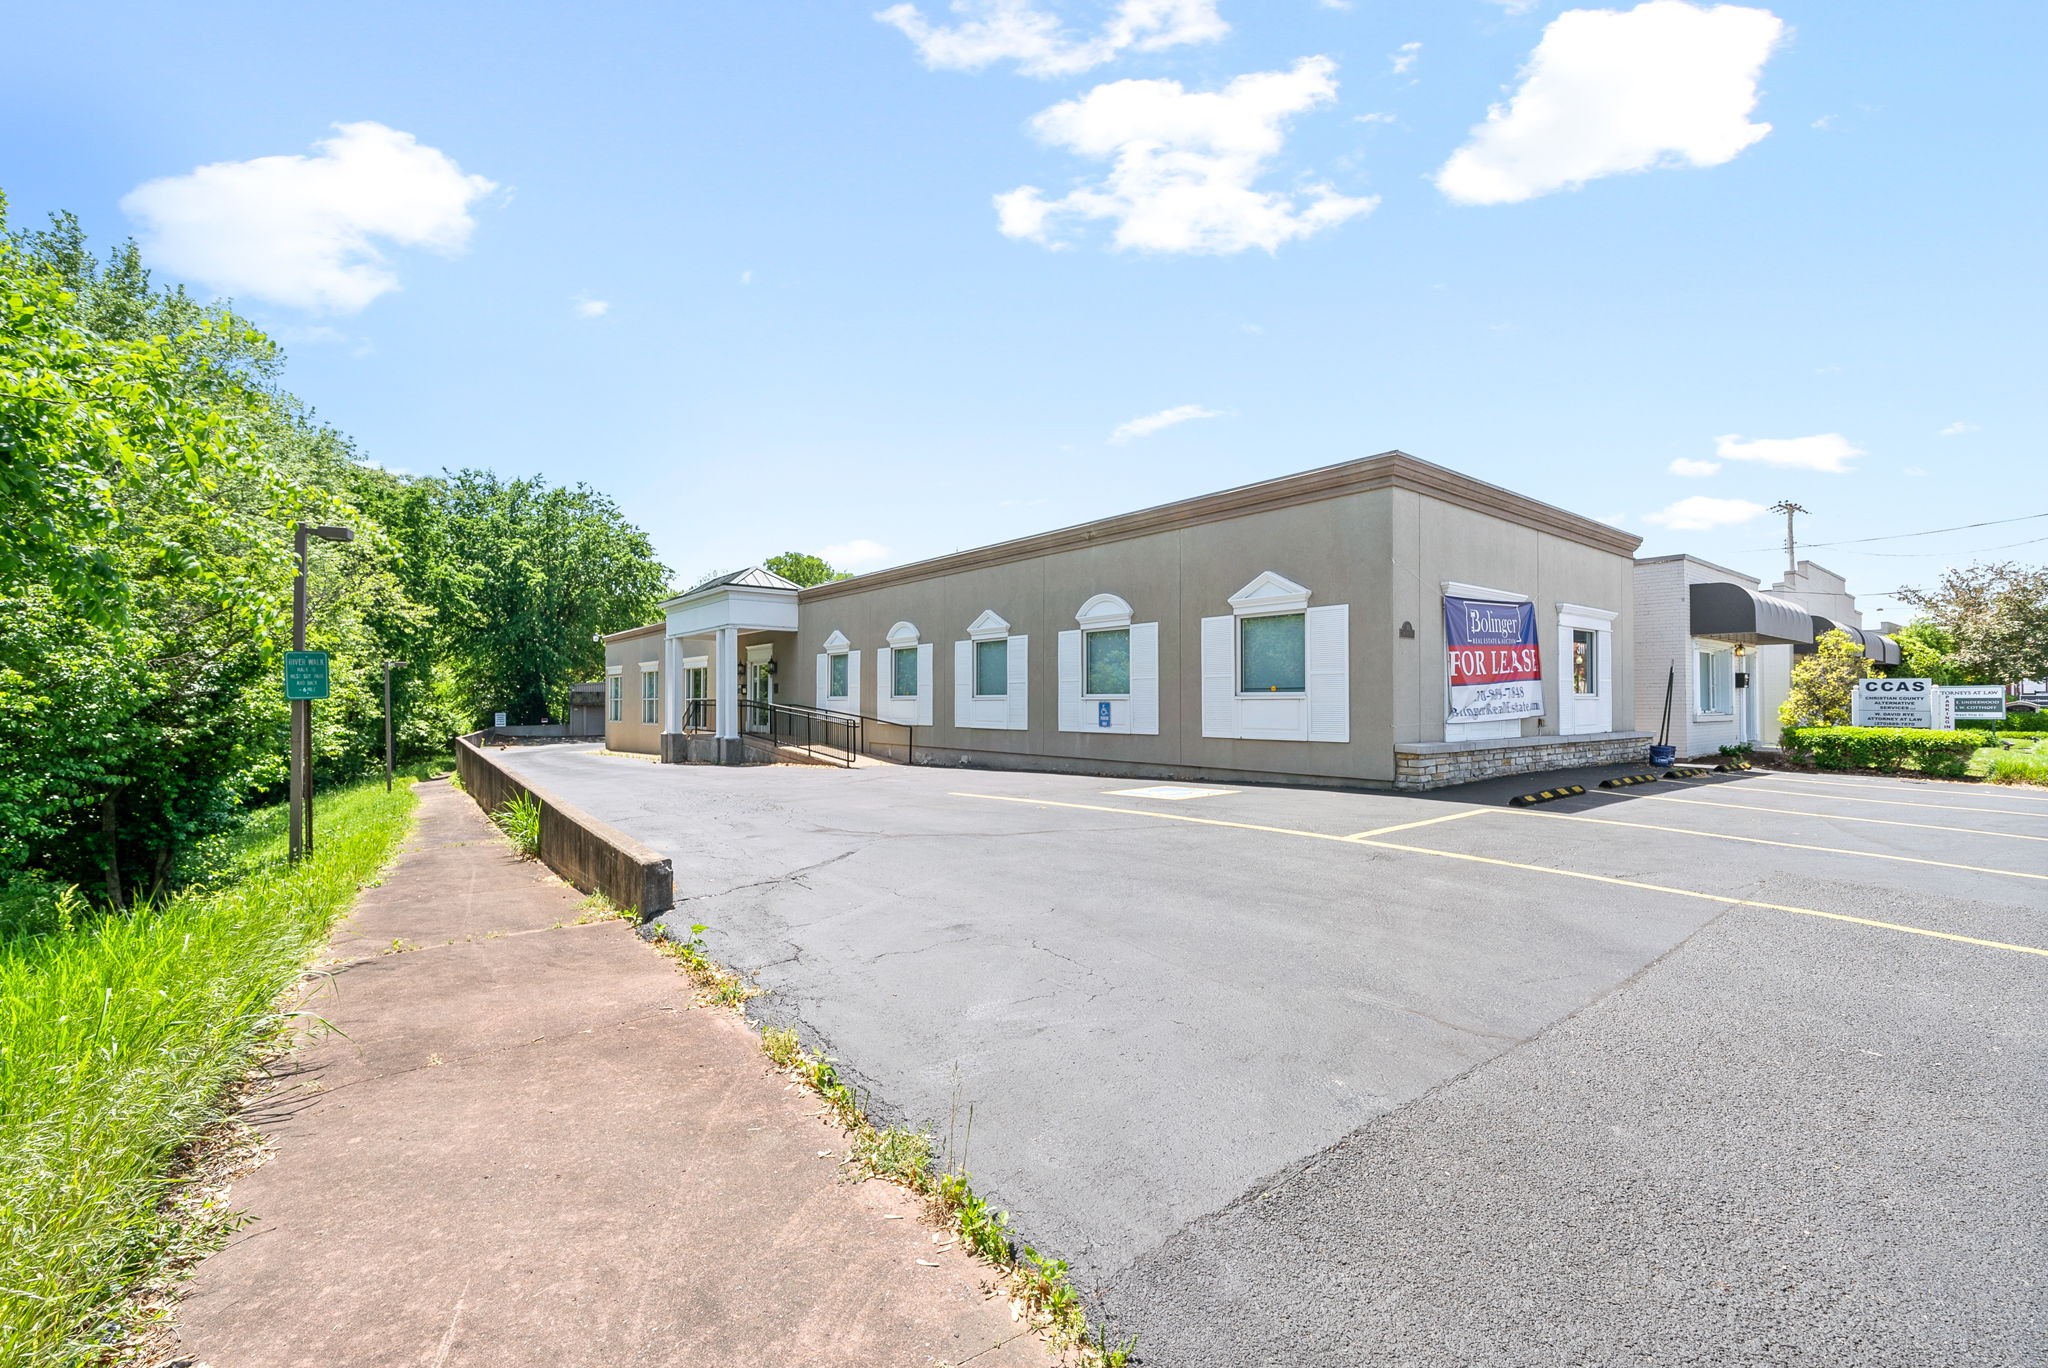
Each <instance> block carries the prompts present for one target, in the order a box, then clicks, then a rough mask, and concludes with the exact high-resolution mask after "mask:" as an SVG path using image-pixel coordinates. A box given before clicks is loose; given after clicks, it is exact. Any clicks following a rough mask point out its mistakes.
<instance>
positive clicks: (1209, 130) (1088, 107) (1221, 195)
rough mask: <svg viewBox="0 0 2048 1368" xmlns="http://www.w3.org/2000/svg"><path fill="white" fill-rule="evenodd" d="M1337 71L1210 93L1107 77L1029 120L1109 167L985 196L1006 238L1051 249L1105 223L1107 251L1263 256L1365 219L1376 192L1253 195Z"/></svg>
mask: <svg viewBox="0 0 2048 1368" xmlns="http://www.w3.org/2000/svg"><path fill="white" fill-rule="evenodd" d="M1336 70H1337V65H1336V63H1335V62H1332V61H1331V60H1330V59H1329V58H1327V57H1304V58H1302V59H1301V60H1300V61H1298V62H1296V63H1295V64H1294V66H1293V67H1292V68H1291V69H1289V70H1287V71H1260V72H1253V73H1250V74H1248V75H1244V76H1239V77H1238V78H1237V79H1235V80H1233V81H1232V82H1231V83H1230V84H1229V85H1227V86H1225V87H1224V88H1223V89H1222V90H1219V91H1197V92H1194V93H1192V94H1191V93H1189V92H1188V91H1185V90H1183V89H1182V88H1181V84H1180V82H1178V81H1163V80H1159V81H1113V82H1111V83H1109V84H1107V85H1099V86H1096V87H1095V88H1094V89H1093V90H1091V91H1089V92H1088V93H1087V94H1085V95H1083V96H1081V97H1080V98H1079V99H1077V100H1067V101H1065V102H1063V103H1061V104H1056V105H1054V106H1053V107H1052V108H1050V109H1047V110H1044V111H1043V112H1041V113H1040V114H1038V115H1037V116H1036V117H1035V118H1033V119H1032V121H1031V129H1032V131H1033V132H1034V133H1036V134H1037V135H1038V137H1039V138H1040V139H1041V140H1042V141H1044V142H1047V143H1051V144H1053V145H1054V146H1057V147H1064V148H1067V149H1068V150H1070V151H1072V152H1075V153H1077V154H1079V155H1081V156H1084V157H1091V158H1094V159H1095V160H1098V161H1104V160H1108V161H1112V162H1113V165H1112V166H1111V168H1110V170H1109V172H1108V173H1107V174H1106V175H1105V176H1103V177H1102V178H1101V179H1100V180H1097V181H1093V182H1090V183H1086V184H1083V185H1082V186H1080V187H1079V188H1078V189H1075V190H1072V191H1070V192H1068V193H1067V194H1065V195H1063V196H1061V197H1060V198H1058V199H1047V198H1046V196H1045V194H1044V192H1043V191H1041V190H1039V188H1038V187H1037V186H1035V185H1025V186H1019V187H1018V188H1017V189H1015V190H1011V191H1009V192H1007V193H1006V194H1000V195H997V196H996V197H995V204H996V218H997V226H998V227H999V228H1000V229H1001V230H1002V232H1003V234H1004V235H1005V236H1006V237H1013V238H1028V239H1030V240H1031V241H1033V242H1039V243H1044V244H1046V245H1047V246H1056V245H1058V239H1057V237H1056V235H1055V230H1056V229H1057V228H1058V227H1059V226H1060V225H1061V223H1062V222H1063V221H1069V220H1080V221H1086V220H1090V219H1108V220H1111V221H1113V222H1114V223H1115V224H1116V231H1115V234H1114V235H1113V241H1114V242H1115V244H1116V246H1118V247H1120V248H1122V247H1137V248H1140V249H1143V250H1146V251H1153V252H1213V253H1228V252H1241V251H1243V250H1245V249H1246V248H1248V247H1263V248H1264V249H1265V250H1267V251H1268V252H1271V251H1273V250H1275V249H1277V248H1278V247H1279V246H1280V245H1281V244H1282V243H1285V242H1289V241H1292V240H1293V239H1295V238H1301V237H1307V236H1309V235H1310V234H1312V233H1317V232H1321V231H1322V230H1323V229H1325V228H1331V227H1334V226H1336V225H1337V224H1339V223H1342V222H1343V221H1344V220H1346V219H1348V218H1351V217H1353V216H1354V215H1358V214H1364V213H1368V212H1370V211H1371V210H1372V208H1373V206H1375V205H1376V204H1378V203H1379V200H1378V198H1377V197H1365V198H1358V197H1353V196H1347V195H1340V194H1338V193H1337V192H1336V190H1335V189H1334V188H1332V187H1331V186H1329V185H1326V184H1313V185H1306V186H1303V187H1301V188H1300V189H1299V190H1298V191H1296V192H1293V193H1283V192H1278V191H1261V190H1255V189H1253V188H1252V187H1253V182H1254V181H1256V180H1257V179H1258V178H1259V176H1260V175H1261V173H1263V172H1264V171H1265V169H1266V164H1267V163H1268V162H1269V161H1271V160H1272V159H1273V158H1274V157H1275V156H1277V155H1279V153H1280V150H1281V148H1282V146H1283V145H1284V143H1285V141H1286V129H1287V124H1288V121H1289V120H1290V119H1291V118H1292V117H1293V116H1294V115H1296V114H1300V113H1302V112H1303V111H1305V110H1309V109H1314V108H1316V107H1318V106H1320V105H1326V104H1329V103H1330V102H1331V101H1332V100H1334V99H1336V97H1337V82H1336V79H1335V73H1336Z"/></svg>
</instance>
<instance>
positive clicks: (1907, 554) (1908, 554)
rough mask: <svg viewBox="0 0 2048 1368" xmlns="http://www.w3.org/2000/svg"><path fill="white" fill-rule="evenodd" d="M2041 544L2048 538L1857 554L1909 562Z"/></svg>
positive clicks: (1979, 554)
mask: <svg viewBox="0 0 2048 1368" xmlns="http://www.w3.org/2000/svg"><path fill="white" fill-rule="evenodd" d="M2041 542H2048V537H2030V538H2028V539H2027V540H2026V541H2016V542H2006V543H2004V544H2003V545H2000V546H1980V547H1978V548H1977V549H1976V550H1975V551H1864V552H1861V553H1859V554H1861V555H1865V556H1885V557H1888V558H1897V559H1901V560H1911V559H1915V558H1917V557H1921V556H1981V555H1983V554H1984V553H1985V552H1986V551H2010V550H2011V549H2012V548H2013V547H2015V546H2034V545H2037V544H2039V543H2041Z"/></svg>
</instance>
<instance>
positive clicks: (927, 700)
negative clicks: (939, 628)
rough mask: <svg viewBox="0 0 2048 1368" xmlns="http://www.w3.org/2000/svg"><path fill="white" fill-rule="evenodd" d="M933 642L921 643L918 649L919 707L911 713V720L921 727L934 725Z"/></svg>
mask: <svg viewBox="0 0 2048 1368" xmlns="http://www.w3.org/2000/svg"><path fill="white" fill-rule="evenodd" d="M935 649H936V647H935V645H934V644H933V643H932V642H929V641H926V642H920V643H919V644H918V648H917V705H916V707H915V708H914V709H912V711H911V720H913V721H915V722H916V723H917V725H918V726H920V727H929V726H930V725H931V724H932V652H933V651H934V650H935Z"/></svg>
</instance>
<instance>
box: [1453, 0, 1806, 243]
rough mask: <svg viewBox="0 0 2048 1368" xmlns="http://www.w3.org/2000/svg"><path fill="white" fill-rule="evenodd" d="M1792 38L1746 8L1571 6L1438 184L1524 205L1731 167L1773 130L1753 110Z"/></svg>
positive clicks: (1464, 194) (1676, 0) (1677, 2)
mask: <svg viewBox="0 0 2048 1368" xmlns="http://www.w3.org/2000/svg"><path fill="white" fill-rule="evenodd" d="M1784 31H1785V25H1784V22H1783V21H1782V20H1780V19H1779V18H1778V17H1777V16H1776V15H1775V14H1772V13H1771V12H1770V11H1769V10H1764V9H1748V8H1744V7H1742V6H1738V5H1715V6H1713V7H1712V8H1710V9H1707V8H1701V7H1699V6H1696V5H1690V4H1686V3H1684V0H1650V3H1648V4H1643V5H1638V6H1636V8H1634V9H1632V10H1628V11H1626V12H1622V11H1617V10H1567V11H1566V12H1565V13H1563V14H1560V15H1559V16H1558V17H1557V18H1555V19H1553V20H1551V21H1550V24H1549V26H1548V27H1547V28H1545V29H1544V30H1543V38H1542V40H1541V41H1540V42H1539V43H1537V45H1536V50H1535V52H1533V53H1532V54H1530V57H1529V61H1528V64H1527V65H1526V66H1524V67H1523V68H1522V71H1521V85H1520V86H1519V87H1518V88H1517V89H1516V90H1515V92H1514V94H1513V96H1512V97H1511V98H1510V99H1509V100H1508V102H1507V103H1505V104H1497V105H1495V106H1493V107H1492V108H1491V109H1489V110H1488V111H1487V114H1486V122H1485V123H1483V124H1480V125H1479V126H1478V127H1476V128H1474V129H1473V130H1472V136H1471V138H1470V140H1469V141H1467V142H1466V144H1465V145H1464V146H1463V147H1461V148H1459V149H1458V150H1457V151H1456V152H1455V153H1453V154H1452V155H1451V159H1450V160H1449V161H1447V162H1445V163H1444V165H1443V169H1441V170H1440V171H1438V172H1437V174H1436V184H1437V188H1438V189H1439V190H1441V191H1443V193H1444V194H1445V195H1446V196H1447V197H1449V198H1450V199H1452V200H1455V201H1457V202H1458V203H1460V204H1514V203H1517V202H1519V201H1522V200H1526V199H1533V198H1534V197H1536V196H1538V195H1547V194H1549V193H1551V192H1552V191H1554V190H1567V189H1577V188H1578V187H1580V186H1582V185H1584V184H1585V183H1586V182H1587V181H1590V180H1597V179H1598V178H1600V177H1602V176H1612V175H1618V174H1620V173H1622V172H1627V171H1647V170H1649V169H1651V168H1653V167H1660V166H1678V165H1688V164H1689V165H1692V166H1719V165H1721V164H1722V163H1724V162H1728V161H1732V160H1734V159H1735V157H1736V156H1737V155H1738V154H1740V153H1741V152H1742V150H1743V149H1744V148H1747V147H1749V146H1751V145H1752V144H1754V143H1756V142H1757V141H1758V140H1760V139H1761V138H1763V136H1764V135H1765V134H1767V133H1769V132H1770V131H1771V126H1770V125H1769V124H1767V123H1751V122H1750V121H1749V114H1750V111H1751V110H1753V109H1755V108H1756V101H1757V88H1756V83H1757V77H1758V76H1759V75H1760V74H1761V73H1762V71H1763V65H1764V62H1765V60H1766V59H1768V58H1769V57H1770V55H1771V50H1772V49H1773V48H1774V47H1776V45H1777V43H1778V40H1779V38H1780V37H1781V36H1782V35H1783V34H1784Z"/></svg>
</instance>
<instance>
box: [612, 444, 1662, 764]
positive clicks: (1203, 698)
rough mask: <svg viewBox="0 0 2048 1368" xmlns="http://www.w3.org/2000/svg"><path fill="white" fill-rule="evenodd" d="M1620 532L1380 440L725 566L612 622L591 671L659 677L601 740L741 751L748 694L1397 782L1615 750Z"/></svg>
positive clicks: (1625, 615) (1629, 656)
mask: <svg viewBox="0 0 2048 1368" xmlns="http://www.w3.org/2000/svg"><path fill="white" fill-rule="evenodd" d="M1638 544H1639V539H1638V538H1636V537H1634V536H1632V535H1630V534H1628V533H1626V532H1623V531H1620V530H1619V529H1617V528H1614V527H1611V526H1608V525H1607V524H1604V523H1600V522H1596V521H1594V520H1592V519H1589V518H1584V517H1581V516H1579V515H1577V514H1573V513H1569V512H1566V511H1564V510H1562V509H1558V508H1554V507H1552V506H1550V505H1548V504H1544V503H1541V502H1538V501H1536V500H1534V499H1530V498H1527V497H1525V496H1523V495H1519V494H1515V493H1513V492H1511V491H1509V490H1506V489H1502V488H1500V487H1498V486H1495V485H1490V484H1485V483H1483V482H1481V481H1477V480H1473V479H1470V478H1468V477H1466V476H1463V475H1459V474H1457V473H1456V472H1454V471H1450V470H1447V469H1444V468H1443V467H1441V466H1436V465H1431V464H1429V463H1428V462H1425V461H1420V460H1417V459H1415V458H1414V457H1411V456H1407V455H1405V454H1403V453H1400V452H1388V453H1386V454H1384V455H1380V456H1374V457H1369V458H1366V459H1364V460H1357V461H1350V462H1346V463H1344V464H1341V465H1335V466H1329V467H1325V468H1323V469H1320V470H1312V471H1308V472H1305V473H1303V474H1299V475H1291V476H1287V477H1284V478H1281V479H1275V480H1267V481H1262V482H1260V483H1258V484H1252V485H1246V486H1243V487H1241V488H1238V489H1231V490H1225V491H1222V492H1220V493H1216V494H1208V495H1203V496H1201V497H1199V498H1194V499H1185V500H1181V501H1179V502H1176V503H1170V504H1165V505H1161V506H1159V507H1156V508H1150V509H1145V510H1143V511H1140V512H1136V513H1130V514H1124V515H1121V516H1118V517H1113V518H1106V519H1102V520H1100V521H1097V522H1091V523H1085V524H1082V525H1080V526H1076V527H1070V528H1064V529H1060V530H1058V531H1053V532H1047V533H1043V534H1040V535H1037V536H1032V537H1025V538H1022V539H1019V540H1016V541H1010V542H1004V543H1001V544H998V545H994V546H988V547H982V548H979V549H977V550H972V551H963V552H959V553H956V554H954V555H949V556H942V557H938V558H936V559H933V560H928V561H922V562H919V563H917V564H914V565H906V566H901V567H897V568H894V569H889V570H884V571H879V572H877V573H874V574H869V575H862V576H858V577H856V578H853V579H848V580H843V581H839V582H835V583H831V584H823V585H818V586H815V587H813V588H809V589H805V590H802V591H800V592H799V591H798V590H796V589H795V588H794V586H790V585H788V584H787V582H786V581H780V580H778V579H777V577H775V576H772V575H768V574H767V572H765V571H759V570H755V571H747V572H742V574H741V575H739V576H728V577H726V578H725V579H723V580H720V581H713V582H712V583H710V584H707V585H701V586H698V587H697V588H696V589H693V590H691V591H690V592H689V593H688V594H684V595H681V596H679V597H678V598H676V599H673V600H671V601H669V603H667V604H664V605H663V607H664V610H665V612H666V614H667V620H666V622H665V624H663V625H662V627H661V628H660V629H655V628H645V629H641V630H640V632H637V633H621V634H619V635H618V636H616V637H613V638H609V639H608V641H607V652H608V662H607V667H608V670H609V671H614V673H612V674H610V675H609V678H627V677H628V676H629V675H631V674H637V673H641V672H642V671H644V670H646V669H648V668H652V669H653V671H654V672H655V673H656V675H657V679H656V682H655V683H653V684H651V685H643V686H642V689H643V692H641V693H640V694H638V695H635V694H633V692H632V690H631V688H630V686H631V684H632V683H633V681H632V680H631V679H630V678H627V682H628V689H627V698H626V704H625V708H624V711H625V713H626V717H624V718H613V719H612V720H611V722H610V724H609V730H608V737H609V739H610V742H611V744H612V745H613V747H614V748H616V749H631V750H642V751H648V752H652V753H659V754H662V755H663V756H664V758H668V759H678V760H680V759H695V760H723V761H726V762H733V761H739V760H743V759H745V758H747V755H748V750H749V747H748V744H747V740H746V735H745V734H746V733H748V732H753V731H756V730H763V729H764V727H763V726H760V725H757V724H762V723H764V722H765V719H767V718H768V717H769V710H768V708H767V707H766V706H765V705H767V704H771V703H772V704H774V705H777V706H778V707H779V708H781V709H782V710H784V712H785V713H786V714H788V715H789V716H792V717H796V716H803V715H808V714H814V715H817V716H820V717H824V716H828V715H830V716H850V717H860V718H863V719H868V722H867V724H866V726H865V731H866V733H867V735H868V737H869V738H870V739H871V740H872V741H874V742H875V743H876V744H877V748H881V749H885V750H888V751H890V752H891V753H893V754H895V755H897V756H899V757H901V756H903V755H905V754H907V755H908V756H910V757H912V758H914V759H915V761H916V762H917V763H919V764H936V765H951V764H958V765H982V766H995V767H1006V768H1028V769H1054V770H1071V771H1076V772H1088V773H1101V774H1113V775H1132V776H1142V777H1161V778H1184V779H1214V780H1261V779H1264V780H1282V781H1288V782H1301V783H1313V784H1330V785H1397V786H1401V787H1416V788H1420V787H1436V786H1439V785H1442V784H1447V783H1453V782H1457V781H1459V780H1462V779H1467V778H1476V777H1482V776H1484V775H1488V774H1500V773H1515V772H1528V771H1535V770H1542V769H1552V768H1558V767H1562V766H1564V765H1570V764H1587V763H1607V762H1616V761H1623V760H1637V759H1640V758H1641V757H1642V753H1643V751H1644V747H1645V745H1646V738H1645V737H1644V736H1643V735H1642V734H1641V733H1640V732H1638V731H1637V730H1636V729H1635V723H1636V715H1635V697H1636V688H1635V680H1634V677H1633V662H1634V659H1635V652H1634V642H1633V638H1632V631H1633V622H1634V614H1633V611H1632V608H1633V592H1634V579H1633V573H1632V567H1633V561H1632V556H1633V553H1634V551H1635V548H1636V546H1637V545H1638ZM1447 622H1455V623H1457V624H1459V626H1458V628H1457V632H1458V635H1459V637H1460V638H1461V639H1460V640H1456V641H1454V640H1452V639H1451V629H1450V628H1449V627H1448V626H1447ZM657 631H658V633H659V637H660V649H659V650H654V649H653V647H651V646H650V645H649V638H650V637H652V636H654V635H655V634H656V633H657ZM1474 633H1476V635H1473V634H1474ZM650 651H652V652H653V653H652V654H650ZM650 661H653V662H654V663H653V665H652V666H651V667H650V666H649V662H650ZM1454 661H1455V662H1456V665H1457V677H1456V679H1455V681H1454V671H1453V668H1452V667H1453V663H1454ZM692 671H702V672H703V673H702V674H701V675H699V674H694V673H691V672H692ZM1532 676H1533V677H1532ZM649 688H651V689H652V690H653V691H654V692H653V693H652V694H651V695H649V694H647V693H646V692H644V690H646V689H649ZM700 688H701V690H702V692H699V691H698V690H699V689H700ZM648 697H653V698H655V699H657V700H659V703H658V709H657V710H658V711H659V715H660V716H661V718H662V719H663V720H662V723H661V725H660V730H659V731H658V732H653V731H650V730H649V728H650V724H648V723H646V722H644V721H639V720H634V719H639V718H642V717H644V716H645V715H647V714H646V713H645V712H644V711H635V710H634V706H633V705H634V704H635V703H636V702H642V701H644V700H645V699H646V698H648ZM704 698H709V699H711V700H713V701H712V702H710V703H708V704H706V703H700V702H695V701H693V700H696V699H704ZM743 699H744V700H751V701H752V704H753V705H760V706H749V705H747V704H744V703H743V701H742V700H743ZM719 700H725V701H724V703H723V704H721V703H720V702H719ZM756 749H757V750H758V749H760V748H759V747H757V748H756Z"/></svg>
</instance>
